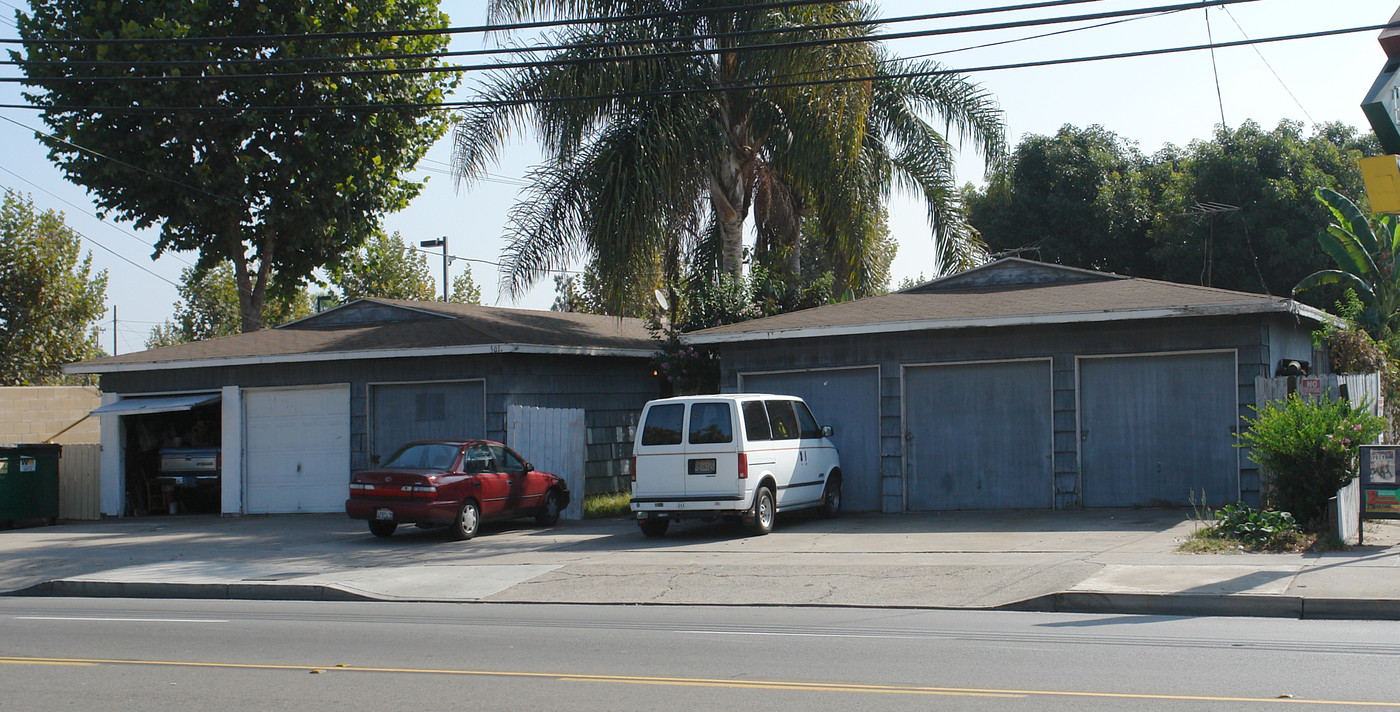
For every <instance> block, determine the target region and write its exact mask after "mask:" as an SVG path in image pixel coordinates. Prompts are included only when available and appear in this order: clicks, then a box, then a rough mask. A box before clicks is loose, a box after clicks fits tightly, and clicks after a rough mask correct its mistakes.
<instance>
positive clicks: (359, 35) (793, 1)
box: [0, 0, 1092, 46]
mask: <svg viewBox="0 0 1400 712" xmlns="http://www.w3.org/2000/svg"><path fill="white" fill-rule="evenodd" d="M852 1H853V0H789V1H787V2H773V3H752V4H747V5H731V6H728V7H713V8H703V9H693V10H668V11H665V12H653V13H642V14H636V15H614V16H610V17H585V18H573V19H567V20H534V21H529V22H512V23H502V24H498V25H472V26H466V27H442V28H424V29H396V30H364V31H354V32H321V33H315V34H309V33H301V34H281V35H229V36H224V37H209V36H204V37H131V38H112V39H72V40H26V39H18V40H11V39H3V40H0V44H22V45H31V44H69V45H80V46H81V45H123V44H157V45H160V44H167V45H168V44H224V43H227V44H263V43H268V42H298V41H307V42H323V41H326V40H350V39H383V38H386V37H424V36H432V35H464V34H482V35H484V34H489V33H492V32H501V33H505V32H514V31H517V30H537V29H544V28H549V27H564V26H569V25H606V24H620V23H628V22H637V21H643V20H661V19H666V18H670V17H684V16H687V15H702V14H713V13H726V12H741V11H755V10H779V9H785V8H790V7H800V6H804V5H832V4H839V3H845V2H852ZM1062 1H1064V2H1073V1H1075V0H1062ZM1078 1H1080V2H1087V1H1092V0H1078Z"/></svg>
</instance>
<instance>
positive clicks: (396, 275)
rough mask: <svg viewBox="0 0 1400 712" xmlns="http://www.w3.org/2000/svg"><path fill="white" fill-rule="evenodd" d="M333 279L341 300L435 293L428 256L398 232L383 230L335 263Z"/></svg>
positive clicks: (423, 297) (417, 296) (425, 298)
mask: <svg viewBox="0 0 1400 712" xmlns="http://www.w3.org/2000/svg"><path fill="white" fill-rule="evenodd" d="M330 282H331V285H332V288H333V289H332V294H333V295H334V296H335V297H336V299H337V300H338V301H341V302H348V301H350V300H352V299H359V298H361V297H383V298H385V299H418V300H423V301H428V300H431V299H433V297H434V295H435V294H436V292H435V290H434V289H433V278H432V276H431V275H430V274H429V270H428V256H427V255H425V254H423V253H421V252H414V251H413V250H410V249H408V247H407V246H406V245H405V244H404V242H403V238H402V237H400V236H399V233H397V232H396V233H394V234H392V235H389V234H386V233H384V232H383V231H382V230H381V231H379V232H377V233H375V235H374V236H373V237H371V238H370V239H369V241H368V242H366V243H365V244H364V245H363V246H361V247H360V248H359V249H357V250H355V251H354V252H352V253H350V254H348V255H347V256H345V257H344V258H343V259H342V260H341V262H340V263H339V264H337V265H335V266H334V267H332V268H331V269H330ZM478 296H479V295H478Z"/></svg>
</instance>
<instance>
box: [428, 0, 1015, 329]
mask: <svg viewBox="0 0 1400 712" xmlns="http://www.w3.org/2000/svg"><path fill="white" fill-rule="evenodd" d="M733 5H734V3H732V1H731V0H684V1H682V0H674V1H672V2H665V3H658V2H655V1H654V0H653V1H651V2H647V1H645V0H492V2H491V4H490V17H491V20H492V21H493V22H514V21H523V20H527V19H532V18H535V17H537V16H558V17H565V18H567V17H622V16H643V17H644V19H634V20H628V21H626V22H613V23H608V22H601V23H599V22H594V23H585V24H576V25H571V26H569V28H568V29H565V30H562V31H560V32H558V33H556V34H553V35H550V36H549V37H547V38H546V41H547V42H548V43H549V44H550V45H556V46H562V47H565V49H560V50H554V51H553V52H552V53H551V54H550V55H549V61H547V62H540V63H537V64H530V65H529V66H525V67H515V68H507V69H502V70H499V71H497V72H494V73H493V74H491V75H489V77H488V78H487V79H486V80H485V81H484V87H483V89H482V96H481V99H483V102H482V103H480V104H478V105H477V108H474V109H471V110H469V111H468V112H467V113H466V114H465V116H464V117H463V118H462V119H461V121H460V122H459V123H458V125H457V128H456V134H455V148H456V153H455V156H454V169H455V174H456V176H457V178H458V180H459V181H461V182H466V183H470V182H472V181H474V180H476V179H479V178H481V177H482V175H483V174H484V172H485V171H486V170H487V169H488V168H489V167H490V165H491V164H492V163H494V161H495V159H496V157H497V155H498V153H499V151H500V149H501V148H502V146H503V145H504V144H505V143H506V142H508V141H509V140H511V139H513V138H515V136H516V134H517V133H519V132H521V131H523V130H525V129H527V128H529V129H533V130H534V131H535V133H536V134H537V136H538V138H539V140H540V142H541V143H542V144H543V146H544V147H545V151H546V154H547V155H546V160H545V161H544V162H543V163H542V164H541V165H539V166H537V167H535V168H534V169H532V171H531V173H530V176H529V178H530V180H531V181H532V183H533V185H532V186H531V187H530V188H529V189H528V190H527V195H526V197H525V199H524V200H522V201H521V202H520V203H519V204H518V205H517V206H516V207H515V208H514V209H513V210H512V212H511V226H510V228H509V230H510V233H509V234H508V236H507V237H508V241H509V242H508V245H507V247H506V248H505V253H504V255H503V259H502V262H503V267H504V269H503V271H502V286H503V288H504V290H505V292H506V293H508V294H511V295H512V296H518V295H519V294H520V293H521V292H523V291H524V290H525V289H527V288H528V287H530V286H531V285H532V284H533V283H534V282H535V281H537V280H539V279H540V278H542V277H543V276H544V275H545V274H546V273H547V272H548V271H549V270H551V269H560V268H564V267H566V266H568V265H569V264H570V263H572V262H573V261H575V260H576V259H578V258H583V257H591V258H592V259H593V260H594V265H595V267H596V269H597V270H598V272H599V274H600V275H601V276H602V278H603V283H604V284H603V287H604V289H605V291H606V294H605V295H604V296H605V298H606V299H607V300H608V301H610V302H611V301H620V299H621V295H622V294H623V292H624V287H625V285H626V284H627V282H628V281H629V280H630V279H632V278H633V277H634V276H635V275H636V274H639V273H642V272H643V270H647V269H651V267H650V265H653V264H655V261H654V260H655V256H656V255H658V254H659V255H664V256H665V257H666V258H665V260H664V262H665V267H664V269H665V271H666V276H667V278H668V279H670V280H671V281H672V282H673V283H674V278H675V277H676V276H677V275H678V273H679V270H680V266H679V264H678V263H679V261H680V260H682V259H684V258H685V257H686V256H689V258H690V260H691V261H692V262H693V263H699V264H700V265H701V266H702V268H703V267H712V268H715V269H719V270H722V271H724V272H728V273H730V274H734V275H738V274H739V273H740V272H741V270H742V255H743V242H744V226H745V223H746V221H747V220H748V218H749V215H750V213H752V214H753V215H754V218H755V226H756V228H757V232H758V243H757V244H756V245H755V254H756V256H758V257H759V259H760V260H762V261H767V262H768V263H769V265H770V267H771V268H775V270H776V271H778V272H780V273H782V274H784V275H785V276H786V277H789V278H792V277H795V276H796V271H797V268H798V265H800V263H801V260H800V252H799V250H800V247H799V246H800V244H801V239H800V235H801V224H802V220H803V219H804V218H806V217H808V216H813V217H815V219H817V220H818V222H819V224H820V226H821V231H822V234H823V235H824V237H825V241H826V244H825V245H824V249H826V250H828V251H830V253H831V255H832V256H833V258H834V259H833V260H832V263H833V264H836V265H838V267H839V269H840V273H839V274H838V275H837V288H838V289H844V288H845V287H848V286H853V285H857V286H858V285H859V284H860V283H861V280H862V279H863V277H864V275H865V263H866V261H867V257H868V256H869V255H870V251H871V250H872V249H873V244H874V243H873V240H872V239H870V236H872V235H878V234H879V233H880V230H878V229H871V226H872V225H874V224H876V222H877V221H879V220H882V219H883V218H882V217H879V215H880V214H881V213H880V208H882V207H883V204H884V202H885V201H886V200H887V199H888V197H889V194H890V193H891V191H892V190H893V189H895V188H901V189H906V190H911V191H913V192H914V193H916V194H918V195H920V196H922V197H923V198H924V200H925V201H926V203H927V205H928V214H929V222H930V225H931V227H932V231H933V235H934V238H935V240H936V241H937V244H938V245H939V247H940V255H941V256H942V258H943V260H944V263H945V267H959V266H966V265H965V263H966V262H968V261H971V260H975V259H976V258H977V252H978V251H977V246H978V245H979V244H980V241H979V240H977V238H976V236H975V232H974V231H973V230H971V228H970V227H969V226H968V225H967V224H966V222H965V221H964V219H963V212H962V208H961V205H960V203H959V200H958V195H957V191H956V189H955V185H954V179H953V171H952V167H953V162H954V161H953V159H954V151H955V149H954V147H953V144H952V141H953V140H957V141H971V142H973V143H974V144H975V145H976V147H977V148H978V150H980V151H981V153H982V154H983V155H984V157H985V158H986V160H987V161H988V164H989V165H992V164H994V163H995V162H998V161H1000V160H1001V159H1002V158H1003V156H1004V154H1005V139H1004V129H1003V124H1002V118H1001V112H1000V110H999V108H998V107H997V104H996V102H995V100H994V99H993V98H992V97H991V96H990V95H989V94H988V93H987V92H985V91H984V90H982V89H981V88H980V87H978V86H976V85H974V84H971V83H970V82H968V81H967V80H966V79H964V78H962V77H960V76H957V75H953V74H946V73H938V72H939V71H940V70H939V68H938V66H937V65H935V64H933V63H928V62H905V61H896V60H892V59H891V58H889V57H888V56H887V54H886V52H885V51H884V49H883V48H882V47H881V46H880V45H879V44H878V42H877V41H876V38H875V37H874V36H873V35H871V34H870V33H871V31H872V26H871V25H864V24H855V25H851V24H849V23H862V22H865V21H868V20H871V19H872V18H873V17H874V9H873V7H872V6H871V5H870V4H868V3H864V2H833V3H826V4H813V5H799V6H795V7H787V8H781V9H778V8H774V7H773V6H768V7H758V8H754V9H738V10H736V9H734V7H733ZM658 9H664V10H666V12H664V13H658V12H657V10H658ZM658 14H660V15H661V16H659V17H650V15H658ZM842 23H847V24H844V25H843V24H842ZM833 25H834V26H833ZM809 28H811V29H809ZM936 125H941V126H944V127H946V128H947V130H948V132H950V133H951V134H952V135H951V136H949V135H945V134H944V133H943V132H940V130H939V129H938V128H936ZM701 271H705V270H704V269H702V270H701Z"/></svg>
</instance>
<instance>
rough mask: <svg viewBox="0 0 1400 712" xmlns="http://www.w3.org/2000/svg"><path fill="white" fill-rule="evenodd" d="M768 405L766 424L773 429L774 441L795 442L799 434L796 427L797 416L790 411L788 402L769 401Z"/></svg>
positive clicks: (790, 404)
mask: <svg viewBox="0 0 1400 712" xmlns="http://www.w3.org/2000/svg"><path fill="white" fill-rule="evenodd" d="M767 404H768V422H769V424H770V425H771V426H772V428H773V439H774V440H796V439H797V436H798V435H799V434H801V432H802V431H801V430H799V429H798V427H797V414H796V413H795V412H793V410H792V401H790V400H770V401H767Z"/></svg>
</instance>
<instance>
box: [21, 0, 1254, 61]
mask: <svg viewBox="0 0 1400 712" xmlns="http://www.w3.org/2000/svg"><path fill="white" fill-rule="evenodd" d="M1228 1H1233V2H1255V1H1257V0H1228ZM1089 2H1103V0H1044V1H1042V2H1032V3H1022V4H1019V5H1004V6H999V7H991V8H983V9H979V10H958V11H952V12H941V13H929V14H923V15H904V16H898V17H889V18H876V19H871V20H853V21H847V22H840V23H829V24H820V25H800V26H795V27H772V28H757V29H753V30H744V31H736V32H726V33H715V34H707V35H692V36H688V37H686V38H685V40H686V41H687V42H692V43H694V42H699V41H708V40H716V39H735V38H740V39H742V38H747V37H754V36H763V35H769V34H790V33H796V32H812V31H816V30H825V29H841V28H852V27H864V26H879V25H892V24H899V23H904V22H922V21H928V20H940V19H950V18H956V17H968V16H975V15H990V14H996V13H1003V12H1019V11H1024V10H1037V9H1045V8H1052V7H1061V6H1066V5H1079V4H1083V3H1089ZM706 12H708V11H706ZM677 14H687V13H686V12H679V13H677ZM566 24H585V23H583V22H581V21H580V22H574V21H570V22H568V23H566ZM211 39H212V38H211ZM132 41H139V40H132ZM656 43H657V40H656V38H648V39H635V40H618V41H614V42H608V43H598V44H594V45H589V46H590V47H594V48H600V47H627V46H632V45H650V44H656ZM573 47H574V45H570V44H554V45H550V44H540V45H530V46H525V47H506V48H495V49H478V50H455V51H445V52H425V53H412V54H379V55H359V56H354V55H335V56H321V57H249V58H229V59H222V58H208V59H176V60H137V61H131V62H118V61H115V60H72V61H69V60H26V59H21V60H13V61H0V65H7V64H8V65H15V66H50V65H54V66H63V67H102V66H106V65H111V64H116V65H120V66H121V67H124V68H129V67H145V66H152V67H162V68H166V67H171V66H175V67H181V66H220V65H224V64H238V65H249V64H252V65H264V64H292V63H295V64H306V63H319V62H369V61H403V60H414V59H442V58H446V57H473V56H483V55H484V56H494V55H517V54H537V53H539V52H551V51H559V50H567V49H572V48H573ZM489 66H491V67H494V66H496V65H489Z"/></svg>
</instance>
